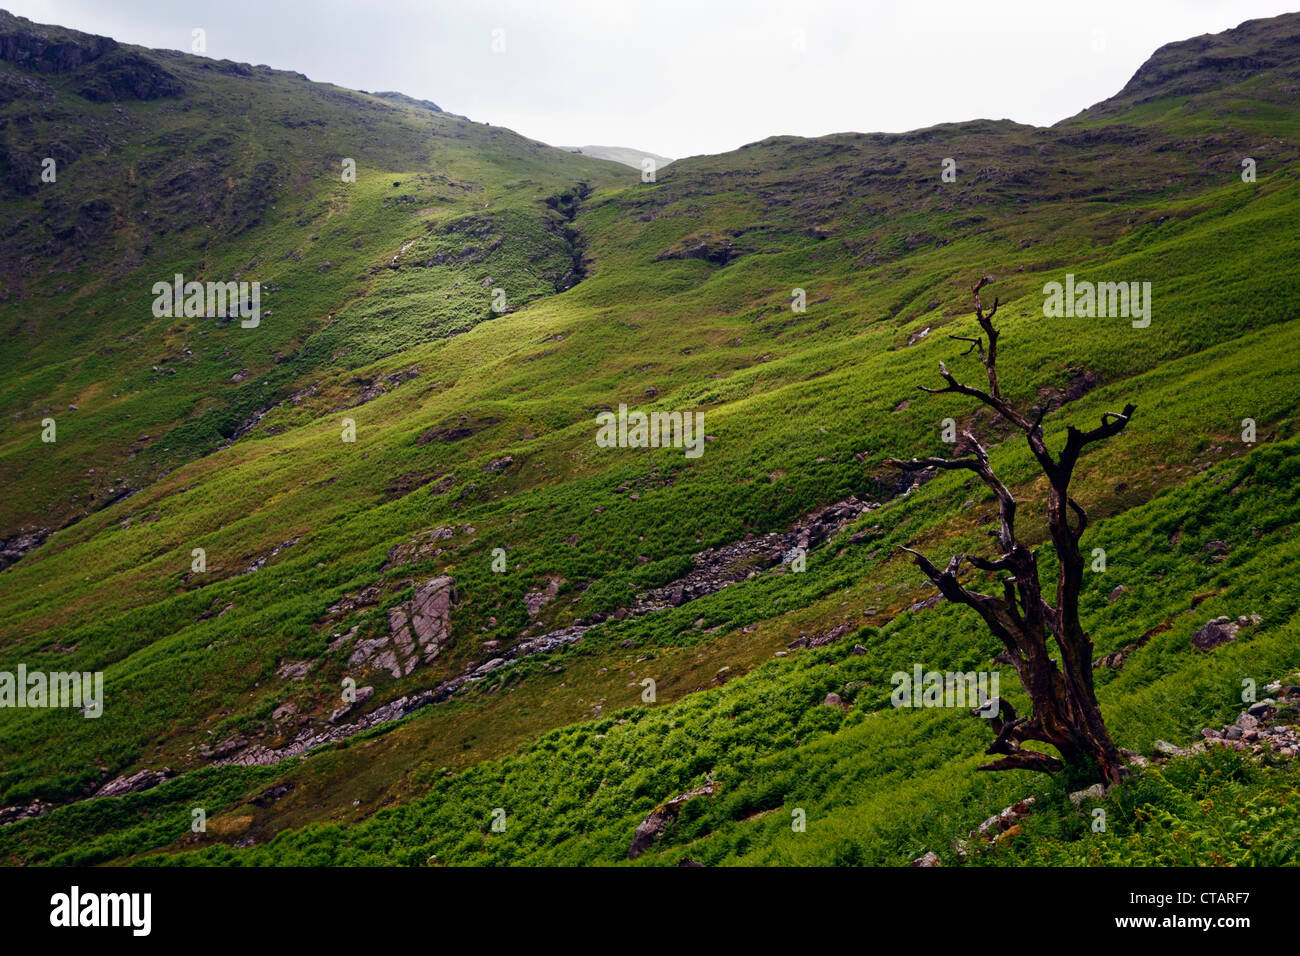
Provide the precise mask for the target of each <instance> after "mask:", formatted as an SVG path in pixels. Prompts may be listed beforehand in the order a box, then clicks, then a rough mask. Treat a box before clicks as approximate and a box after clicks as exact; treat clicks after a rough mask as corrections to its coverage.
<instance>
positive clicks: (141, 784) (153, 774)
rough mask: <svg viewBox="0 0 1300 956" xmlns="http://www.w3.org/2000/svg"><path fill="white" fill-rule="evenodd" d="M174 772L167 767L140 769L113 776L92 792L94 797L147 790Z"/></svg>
mask: <svg viewBox="0 0 1300 956" xmlns="http://www.w3.org/2000/svg"><path fill="white" fill-rule="evenodd" d="M174 776H176V774H175V773H174V772H173V771H172V770H170V769H169V768H167V767H163V769H161V770H141V771H139V772H138V773H133V774H131V775H130V776H126V775H123V776H121V777H114V778H113V779H112V780H110V781H109V782H108V783H106V784H104V785H103V786H102V787H100V788H99V789H98V790H96V791H95V792H94V794H92V796H96V797H120V796H122V795H123V794H127V793H139V792H140V791H141V790H149V789H152V788H153V787H156V786H158V785H159V784H160V783H164V782H166V781H168V780H170V779H171V778H172V777H174Z"/></svg>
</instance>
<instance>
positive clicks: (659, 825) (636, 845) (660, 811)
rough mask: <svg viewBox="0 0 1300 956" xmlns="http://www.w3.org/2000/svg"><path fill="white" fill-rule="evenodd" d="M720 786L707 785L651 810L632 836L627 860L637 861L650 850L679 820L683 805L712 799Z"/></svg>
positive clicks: (714, 784)
mask: <svg viewBox="0 0 1300 956" xmlns="http://www.w3.org/2000/svg"><path fill="white" fill-rule="evenodd" d="M719 786H720V784H716V783H706V784H705V785H704V786H702V787H696V788H695V789H694V790H688V791H687V792H686V793H683V794H680V795H679V796H676V797H673V798H672V799H671V800H669V801H667V802H666V803H661V804H660V805H659V806H657V807H655V808H654V809H653V810H651V811H650V814H649V815H648V816H647V817H646V818H645V819H644V820H642V821H641V825H640V826H638V827H637V828H636V833H635V834H634V835H633V836H632V845H631V846H630V847H628V850H627V858H628V859H629V860H635V859H636V858H637V857H639V856H640V855H641V854H642V853H644V852H645V851H646V850H648V849H650V846H651V845H652V844H653V843H654V842H655V841H656V840H658V839H659V837H660V836H662V835H663V832H664V830H665V829H666V828H667V826H668V824H669V823H670V822H671V821H673V820H675V819H677V814H678V812H679V811H680V810H681V808H682V804H684V803H687V802H688V801H690V800H694V799H695V798H696V797H711V796H713V795H714V794H715V793H717V792H718V788H719Z"/></svg>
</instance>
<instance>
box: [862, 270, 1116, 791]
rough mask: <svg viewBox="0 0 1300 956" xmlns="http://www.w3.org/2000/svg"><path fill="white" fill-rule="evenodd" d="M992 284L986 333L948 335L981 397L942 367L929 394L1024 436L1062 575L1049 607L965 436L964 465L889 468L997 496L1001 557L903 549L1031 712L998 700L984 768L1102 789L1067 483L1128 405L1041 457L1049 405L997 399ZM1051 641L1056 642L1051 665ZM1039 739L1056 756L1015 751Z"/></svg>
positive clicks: (1105, 761)
mask: <svg viewBox="0 0 1300 956" xmlns="http://www.w3.org/2000/svg"><path fill="white" fill-rule="evenodd" d="M991 281H992V277H991V276H984V277H983V278H981V279H980V280H979V281H978V282H977V283H976V284H975V286H974V288H973V290H972V291H973V292H974V296H975V316H976V318H977V319H978V321H979V324H980V328H981V329H982V330H983V332H984V335H983V336H982V337H980V336H977V337H974V338H970V337H964V336H952V337H953V338H955V339H960V340H961V341H964V342H970V343H971V345H970V348H969V349H968V350H967V353H966V354H970V353H971V352H976V353H978V355H979V358H980V361H981V362H982V363H983V365H984V369H985V372H986V373H987V377H988V388H987V390H985V389H981V388H974V387H972V386H969V385H964V384H962V383H961V382H959V381H957V379H956V378H955V377H954V376H953V375H952V374H951V373H949V371H948V369H947V366H945V365H944V363H943V362H940V363H939V374H940V375H941V376H942V377H943V380H944V381H945V382H946V383H947V384H946V385H945V386H944V387H943V388H926V387H925V386H920V387H921V389H922V391H926V392H932V393H942V392H957V393H959V394H962V395H969V396H970V397H971V398H974V399H977V400H978V401H980V402H982V403H984V404H985V405H987V406H989V407H990V408H992V409H994V410H995V411H997V412H998V413H999V414H1000V415H1002V417H1003V418H1005V419H1006V420H1007V421H1009V422H1011V423H1012V424H1014V425H1015V426H1016V427H1017V428H1019V429H1020V431H1021V432H1023V433H1024V435H1025V439H1026V441H1028V443H1029V447H1030V450H1031V451H1032V452H1033V454H1034V457H1035V458H1036V459H1037V460H1038V464H1039V467H1040V468H1041V469H1042V471H1043V474H1044V475H1045V476H1046V477H1047V480H1048V487H1049V491H1048V497H1047V521H1048V527H1049V529H1050V532H1051V538H1052V545H1053V547H1054V548H1055V549H1056V554H1057V557H1058V559H1059V564H1060V570H1059V572H1058V575H1057V581H1056V604H1055V606H1053V605H1052V604H1049V603H1048V601H1047V600H1046V599H1045V598H1044V597H1043V593H1042V588H1041V587H1040V585H1039V579H1038V557H1037V555H1036V554H1035V553H1034V552H1033V551H1032V550H1031V549H1030V548H1029V547H1027V546H1026V545H1025V544H1024V543H1023V542H1021V541H1020V540H1019V539H1018V538H1017V537H1016V527H1015V521H1016V500H1015V498H1014V497H1012V495H1011V492H1010V491H1008V490H1007V488H1006V486H1005V485H1004V484H1003V483H1002V482H1001V481H1000V480H999V479H998V477H997V475H995V474H994V473H993V469H992V467H990V465H989V458H988V453H987V452H986V451H985V450H984V448H983V446H982V445H980V443H979V442H978V441H977V440H976V439H975V437H974V436H973V435H972V434H971V433H970V432H969V431H965V432H962V437H964V438H965V439H966V442H967V443H968V444H969V446H970V447H971V449H973V452H972V454H970V455H968V456H966V457H961V458H913V459H911V460H910V461H899V460H897V459H890V460H889V461H888V462H887V464H891V465H894V466H896V467H899V468H903V469H906V470H909V471H915V470H920V469H925V468H940V469H964V470H967V471H971V472H974V473H975V474H976V475H978V476H979V478H980V479H981V480H982V481H983V482H984V483H985V484H986V485H988V487H989V488H991V489H992V490H993V493H994V494H995V495H997V498H998V517H999V521H1000V527H999V529H998V532H997V540H998V544H999V545H1000V551H1001V553H1000V554H998V556H996V557H994V558H983V557H977V556H975V555H969V556H968V555H964V554H957V555H954V556H953V558H952V560H950V561H949V562H948V566H947V568H945V569H944V570H942V571H941V570H939V568H937V567H936V566H935V565H934V564H932V563H931V562H930V561H929V559H927V558H926V557H925V555H923V554H920V553H919V552H916V551H913V550H912V549H911V548H904V549H903V550H904V551H907V552H908V553H909V554H911V555H913V556H914V557H915V559H916V563H917V565H918V566H919V567H920V568H921V570H922V571H924V572H925V574H926V576H927V577H929V579H930V580H931V581H932V582H933V583H934V584H935V586H936V587H938V588H939V590H940V591H941V592H942V593H943V595H944V597H946V598H947V599H948V600H950V601H953V602H956V603H958V604H965V605H966V606H968V607H971V608H974V610H975V611H976V612H977V613H979V615H980V616H981V617H982V618H983V619H984V622H985V623H986V624H987V625H988V627H989V630H991V631H992V632H993V634H994V635H996V636H997V637H998V638H999V639H1000V640H1001V641H1002V643H1003V644H1004V645H1005V647H1006V653H1005V655H1004V657H1005V659H1007V660H1009V661H1010V663H1011V664H1012V666H1014V667H1015V669H1016V673H1017V674H1018V675H1019V677H1020V682H1021V684H1022V685H1023V686H1024V688H1025V692H1026V693H1027V694H1028V695H1029V698H1030V700H1031V701H1032V702H1033V712H1032V713H1031V714H1029V715H1028V716H1023V717H1022V716H1018V715H1017V714H1016V712H1015V710H1014V709H1013V708H1012V706H1011V705H1010V704H1009V703H1008V702H1007V701H1005V700H1000V701H998V707H999V710H998V714H997V716H996V717H994V718H993V719H992V723H993V729H994V731H995V733H996V734H997V737H996V738H995V739H994V741H993V743H992V744H990V745H989V748H988V750H987V751H986V753H989V754H995V755H999V759H997V760H995V761H993V762H992V763H989V764H986V765H985V766H983V767H981V768H980V769H981V770H1012V769H1022V770H1040V771H1044V772H1048V773H1052V772H1055V771H1057V770H1060V769H1062V767H1063V766H1065V765H1068V766H1070V767H1071V768H1072V769H1076V770H1087V769H1090V768H1093V767H1095V768H1096V770H1097V771H1098V772H1099V773H1100V774H1101V776H1102V778H1103V779H1104V780H1106V781H1107V782H1110V783H1114V782H1117V781H1118V780H1119V778H1120V772H1121V768H1122V767H1123V760H1122V759H1121V757H1120V754H1119V751H1118V749H1117V748H1116V747H1115V744H1114V742H1113V741H1112V740H1111V739H1110V734H1109V732H1108V731H1107V730H1106V724H1105V722H1104V721H1103V720H1102V716H1101V708H1100V707H1099V706H1098V704H1097V696H1096V693H1095V692H1094V690H1093V683H1092V641H1091V640H1089V638H1088V635H1087V634H1086V633H1084V630H1083V626H1082V625H1081V624H1080V623H1079V590H1080V588H1081V586H1082V584H1083V570H1084V561H1083V554H1082V552H1081V550H1080V548H1079V539H1080V538H1081V537H1082V535H1083V532H1084V529H1085V528H1087V526H1088V514H1087V512H1086V511H1085V510H1084V509H1083V507H1082V506H1081V505H1080V504H1079V503H1078V502H1077V501H1075V500H1074V499H1073V498H1071V497H1070V492H1069V487H1070V479H1071V477H1072V475H1073V473H1074V466H1075V464H1076V463H1077V462H1078V459H1079V454H1080V453H1081V452H1082V451H1083V449H1084V448H1085V447H1087V446H1088V445H1090V444H1092V443H1093V442H1097V441H1101V440H1103V439H1106V438H1110V437H1111V436H1112V435H1116V434H1118V433H1119V432H1121V431H1122V430H1123V429H1124V426H1126V425H1127V424H1128V422H1129V418H1130V417H1131V416H1132V414H1133V412H1134V411H1135V408H1134V406H1133V405H1131V404H1130V405H1125V406H1124V410H1123V411H1122V412H1119V413H1115V412H1107V413H1106V414H1105V415H1103V416H1102V418H1101V424H1100V425H1098V426H1097V427H1096V428H1093V429H1091V430H1089V431H1080V430H1079V429H1077V428H1075V427H1074V426H1070V427H1069V428H1068V429H1067V431H1066V439H1065V447H1064V448H1063V449H1062V450H1061V452H1060V454H1059V455H1053V454H1052V452H1051V451H1049V450H1048V447H1047V443H1046V441H1045V440H1044V437H1043V429H1042V422H1043V416H1044V415H1045V414H1046V411H1047V409H1046V406H1045V405H1044V406H1043V407H1042V408H1040V409H1039V410H1038V412H1037V414H1035V415H1034V416H1033V417H1032V418H1031V417H1030V416H1029V415H1027V414H1025V413H1023V412H1021V411H1020V410H1019V409H1017V408H1015V407H1014V406H1012V405H1011V404H1010V403H1009V402H1008V401H1007V400H1006V399H1005V398H1003V396H1002V389H1001V387H1000V386H999V384H998V372H997V357H998V331H997V329H996V328H994V326H993V316H994V313H996V312H997V308H998V302H997V300H996V299H994V302H993V307H992V308H991V309H989V310H988V312H987V313H986V312H985V311H984V305H983V303H982V302H981V301H980V290H981V289H983V288H984V286H985V285H987V284H988V283H989V282H991ZM963 561H968V562H969V563H970V564H972V565H974V566H975V567H976V568H979V569H980V570H983V571H989V572H994V573H1001V574H1002V575H1003V577H1002V594H1001V595H992V594H981V593H979V592H976V591H972V590H970V589H969V588H968V587H966V586H965V585H963V584H962V583H961V582H960V581H959V580H958V574H959V572H960V570H961V565H962V562H963ZM1049 639H1050V640H1051V641H1054V642H1055V644H1056V650H1057V652H1058V653H1057V657H1058V658H1059V660H1058V659H1053V657H1052V654H1051V650H1050V647H1049ZM1031 740H1037V741H1041V742H1043V743H1048V744H1051V745H1052V746H1053V747H1055V748H1056V749H1057V751H1058V752H1059V753H1060V755H1061V756H1060V759H1058V758H1056V757H1053V756H1051V755H1049V754H1046V753H1043V752H1041V751H1037V750H1026V749H1023V748H1022V747H1021V744H1022V743H1024V742H1026V741H1031Z"/></svg>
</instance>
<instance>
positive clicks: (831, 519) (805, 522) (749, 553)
mask: <svg viewBox="0 0 1300 956" xmlns="http://www.w3.org/2000/svg"><path fill="white" fill-rule="evenodd" d="M878 507H880V506H879V505H878V504H876V503H874V502H869V501H861V500H859V499H858V498H856V497H849V498H846V499H845V500H844V501H837V502H836V503H835V504H833V505H827V506H826V507H825V508H819V509H818V510H816V511H813V512H811V513H809V514H807V515H805V516H804V517H803V518H802V519H800V520H799V522H798V523H796V524H795V525H794V526H793V527H792V528H791V529H790V530H789V531H773V532H771V533H769V534H764V535H752V536H750V537H748V538H745V539H744V540H743V541H737V542H735V543H733V544H727V545H723V546H722V547H718V548H706V549H705V550H704V551H701V552H700V553H699V554H697V555H695V559H694V560H695V568H694V569H693V570H691V571H690V572H688V573H687V574H686V575H685V576H683V577H680V578H678V579H677V580H676V581H673V582H671V583H669V584H665V585H663V586H662V587H657V588H654V589H653V590H650V591H647V592H646V593H645V594H643V595H641V596H639V597H638V598H637V599H636V601H635V602H634V603H633V605H632V607H631V608H630V613H632V614H646V613H649V612H652V611H661V610H663V609H664V608H668V607H679V606H680V605H682V604H685V603H686V602H687V601H694V600H695V599H696V598H700V597H703V596H704V595H706V594H712V593H713V592H715V591H720V590H722V589H723V588H725V587H726V586H727V585H729V584H734V583H735V582H737V581H744V580H746V579H748V578H752V577H755V576H756V575H758V574H759V573H761V572H762V571H764V570H767V569H769V568H774V567H777V566H779V565H782V564H789V563H790V562H791V561H793V560H794V559H795V558H796V557H797V556H798V554H799V552H800V551H803V552H807V551H808V550H810V549H811V548H814V547H816V546H817V545H819V544H821V543H822V542H824V541H826V540H827V539H828V538H830V537H831V536H833V535H835V534H837V533H838V532H840V531H842V530H843V529H844V528H845V527H847V526H848V525H849V524H850V523H852V522H853V521H855V520H856V519H857V518H858V517H859V516H861V515H863V514H865V513H866V512H868V511H871V510H872V509H875V508H878Z"/></svg>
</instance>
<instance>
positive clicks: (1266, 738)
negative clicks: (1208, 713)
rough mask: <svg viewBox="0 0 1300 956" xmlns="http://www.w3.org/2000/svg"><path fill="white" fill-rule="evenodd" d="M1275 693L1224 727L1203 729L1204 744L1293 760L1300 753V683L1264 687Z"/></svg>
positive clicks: (1268, 691)
mask: <svg viewBox="0 0 1300 956" xmlns="http://www.w3.org/2000/svg"><path fill="white" fill-rule="evenodd" d="M1264 690H1265V692H1266V693H1268V694H1271V695H1276V696H1270V697H1266V698H1265V699H1264V700H1261V701H1257V702H1255V703H1253V704H1251V705H1250V706H1249V707H1247V708H1246V709H1245V710H1243V711H1242V712H1241V714H1240V715H1238V717H1237V719H1236V720H1235V721H1233V722H1232V723H1231V724H1229V725H1228V726H1226V727H1223V728H1222V729H1220V730H1215V729H1214V728H1211V727H1206V728H1204V729H1203V730H1202V731H1201V736H1202V737H1203V738H1204V742H1203V743H1202V744H1194V745H1193V749H1202V748H1203V747H1205V746H1223V747H1229V748H1231V749H1233V750H1241V751H1249V752H1250V753H1251V754H1253V755H1255V756H1262V755H1264V754H1266V753H1268V754H1272V755H1274V756H1278V757H1281V758H1283V759H1285V760H1291V759H1293V758H1295V757H1297V756H1300V685H1295V684H1286V685H1284V684H1282V683H1281V682H1278V683H1275V684H1270V685H1268V686H1267V687H1265V688H1264Z"/></svg>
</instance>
